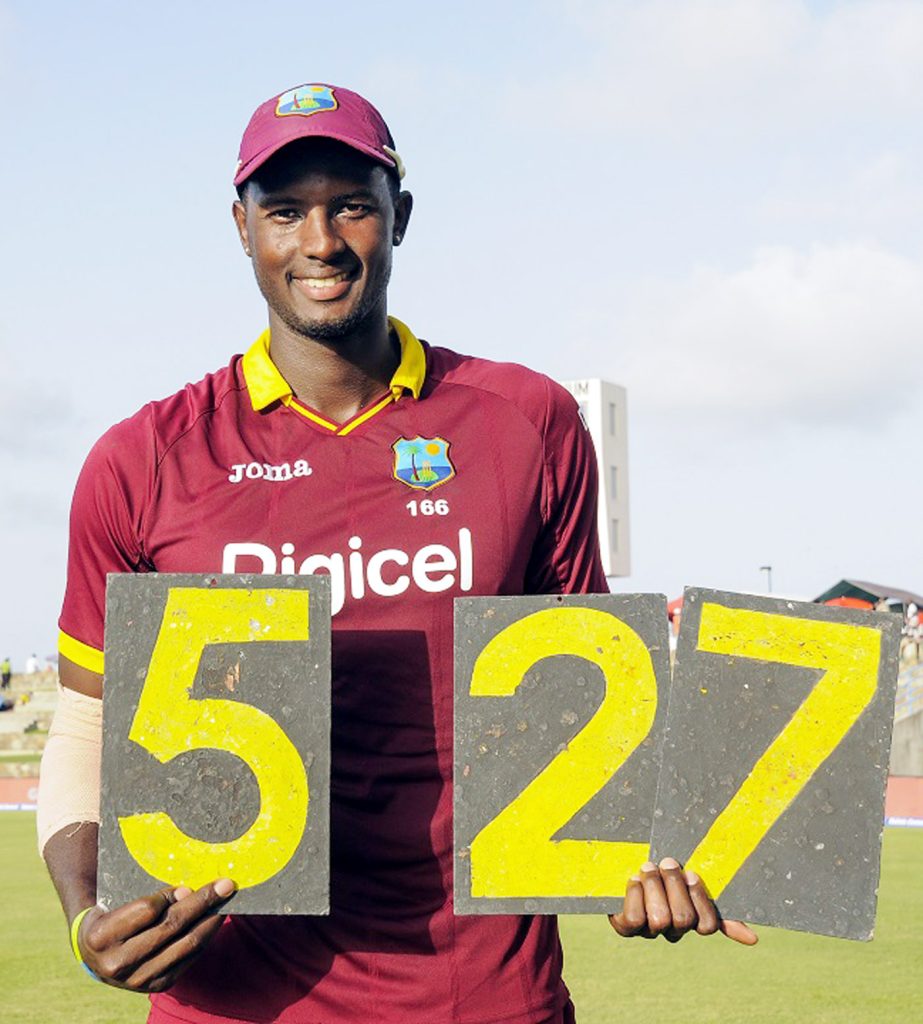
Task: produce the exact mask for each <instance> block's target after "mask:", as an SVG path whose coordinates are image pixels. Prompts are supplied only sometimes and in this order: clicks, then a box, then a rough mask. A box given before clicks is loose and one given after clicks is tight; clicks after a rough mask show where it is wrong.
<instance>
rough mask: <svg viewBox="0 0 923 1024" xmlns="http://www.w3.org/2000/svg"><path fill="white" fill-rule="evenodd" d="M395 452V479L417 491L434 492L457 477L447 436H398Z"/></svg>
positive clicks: (392, 446) (394, 446)
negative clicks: (450, 455)
mask: <svg viewBox="0 0 923 1024" xmlns="http://www.w3.org/2000/svg"><path fill="white" fill-rule="evenodd" d="M391 448H392V449H393V451H394V471H393V472H394V479H395V480H400V481H401V483H404V484H407V486H408V487H412V488H413V489H414V490H416V491H431V490H432V489H433V488H434V487H438V486H439V485H440V484H444V483H445V482H446V481H447V480H451V479H452V477H453V476H455V466H454V465H453V464H452V460H451V459H450V458H449V442H448V441H446V439H445V438H444V437H420V436H419V434H418V435H417V436H416V437H411V438H406V437H400V438H398V439H397V440H396V441H395V442H394V444H393V445H391Z"/></svg>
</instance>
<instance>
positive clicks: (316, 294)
mask: <svg viewBox="0 0 923 1024" xmlns="http://www.w3.org/2000/svg"><path fill="white" fill-rule="evenodd" d="M292 282H293V283H294V284H295V285H296V286H297V287H298V289H299V290H300V291H301V292H302V294H303V295H306V296H307V297H308V298H310V299H315V300H318V299H319V300H321V301H329V300H331V299H339V298H342V296H343V295H345V294H346V292H348V291H349V288H350V286H351V285H352V282H353V275H352V274H350V273H349V272H347V271H345V270H344V271H341V272H340V273H338V274H326V275H324V276H318V277H307V276H305V277H293V278H292Z"/></svg>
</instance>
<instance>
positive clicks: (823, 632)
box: [686, 603, 881, 898]
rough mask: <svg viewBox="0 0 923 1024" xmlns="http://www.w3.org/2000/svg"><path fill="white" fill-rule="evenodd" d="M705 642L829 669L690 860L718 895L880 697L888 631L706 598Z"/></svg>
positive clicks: (712, 648) (739, 653)
mask: <svg viewBox="0 0 923 1024" xmlns="http://www.w3.org/2000/svg"><path fill="white" fill-rule="evenodd" d="M698 649H699V650H700V651H706V652H709V653H712V654H724V655H729V656H731V657H735V658H754V659H758V660H761V661H767V662H776V663H779V664H783V665H794V666H798V667H800V668H806V669H815V670H818V669H819V670H820V671H821V672H822V673H823V674H822V675H821V676H820V678H819V679H818V680H817V682H816V683H815V685H814V687H813V688H812V690H811V692H810V693H809V694H808V695H807V697H806V698H805V699H804V701H803V702H802V704H801V706H800V707H799V708H798V710H797V711H796V712H795V714H794V715H793V716H792V718H791V720H790V721H789V722H788V723H787V724H786V726H785V728H784V729H783V730H782V731H781V732H780V733H779V735H778V736H777V737H776V738H775V740H773V742H772V743H771V744H770V745H769V747H768V748H767V749H766V751H765V753H764V754H763V755H762V757H760V758H759V760H758V761H757V762H756V764H755V765H754V766H753V770H752V771H751V772H750V775H749V776H748V777H747V779H746V780H745V781H744V783H743V785H742V786H741V787H740V789H738V790H737V792H736V793H735V794H734V796H733V797H732V798H731V801H730V802H729V803H728V805H727V806H726V807H725V808H724V810H723V811H722V812H721V813H720V814H719V815H718V817H717V818H715V820H714V821H713V822H712V825H711V827H710V828H709V830H708V832H707V833H706V834H705V836H704V838H703V839H702V841H701V842H700V843H699V845H698V846H697V847H696V849H695V851H694V852H693V854H692V856H691V857H690V858H689V860H688V861H687V862H686V867H687V868H689V869H691V870H693V871H697V872H698V873H699V874H700V875H701V876H702V878H703V879H704V880H705V883H706V885H707V886H708V889H709V892H710V893H711V895H712V897H713V898H717V897H718V896H720V895H721V893H722V891H723V890H724V889H725V887H726V886H727V885H728V883H729V882H730V881H731V879H732V878H733V877H734V875H736V874H737V872H738V871H739V870H740V868H741V867H742V866H743V863H744V861H745V860H746V859H747V858H748V857H749V856H750V854H751V853H753V851H754V850H755V849H756V848H757V846H758V845H759V844H760V842H761V841H762V839H763V838H764V836H765V835H766V833H767V832H768V831H769V830H770V829H771V828H772V826H773V825H774V824H775V822H776V821H777V820H778V819H779V817H780V816H781V815H782V813H783V811H785V809H786V808H787V807H788V806H789V805H790V804H791V803H792V801H793V800H794V799H795V797H796V796H798V794H799V793H800V792H801V790H802V789H803V788H804V786H805V784H806V783H807V781H808V780H809V779H810V778H811V776H812V775H813V774H814V773H815V772H816V771H817V769H818V768H819V767H820V766H821V764H822V763H823V762H824V761H825V760H826V759H827V758H828V757H829V756H830V754H831V753H833V751H834V750H835V749H836V747H837V746H838V745H839V743H840V742H841V740H842V739H843V737H844V736H845V735H846V733H847V732H849V730H850V728H852V726H853V724H854V723H855V722H856V721H857V719H858V718H859V716H860V715H861V714H862V712H863V711H864V710H865V708H866V707H867V706H868V704H869V703H870V701H871V700H872V698H873V697H874V695H875V691H876V689H877V687H878V666H879V660H880V656H881V633H880V631H879V630H877V629H875V628H873V627H871V626H858V625H853V624H851V623H845V622H818V621H816V620H814V619H802V618H793V617H791V616H786V615H777V614H772V613H769V612H758V611H751V610H748V609H744V608H725V607H724V606H722V605H718V604H708V603H706V604H703V605H702V619H701V623H700V626H699V637H698Z"/></svg>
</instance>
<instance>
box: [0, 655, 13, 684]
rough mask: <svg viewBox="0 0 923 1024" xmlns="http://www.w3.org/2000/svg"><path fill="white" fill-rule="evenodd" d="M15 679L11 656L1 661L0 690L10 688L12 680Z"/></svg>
mask: <svg viewBox="0 0 923 1024" xmlns="http://www.w3.org/2000/svg"><path fill="white" fill-rule="evenodd" d="M12 677H13V666H12V665H11V664H10V659H9V656H7V657H5V658H4V659H3V661H0V690H8V689H9V688H10V679H12Z"/></svg>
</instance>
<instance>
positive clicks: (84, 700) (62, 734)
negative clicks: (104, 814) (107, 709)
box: [36, 673, 103, 856]
mask: <svg viewBox="0 0 923 1024" xmlns="http://www.w3.org/2000/svg"><path fill="white" fill-rule="evenodd" d="M88 675H89V673H88ZM102 704H103V702H102V700H101V699H100V698H99V697H91V696H87V695H86V694H83V693H78V692H77V691H76V690H73V689H70V688H69V687H67V686H59V690H58V706H57V708H56V710H55V713H54V718H53V719H52V722H51V728H50V729H49V731H48V742H47V743H46V745H45V751H44V754H43V755H42V765H41V773H40V779H39V791H38V813H37V815H36V819H37V822H36V823H37V827H38V846H39V853H40V854H42V856H44V854H45V846H46V845H47V843H48V840H49V839H50V838H51V837H52V836H53V835H55V834H56V833H57V832H60V831H61V830H62V829H64V828H68V827H78V826H79V825H80V824H81V823H83V822H93V823H97V824H98V823H99V791H100V781H99V771H100V760H101V753H102V731H103V714H102Z"/></svg>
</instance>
